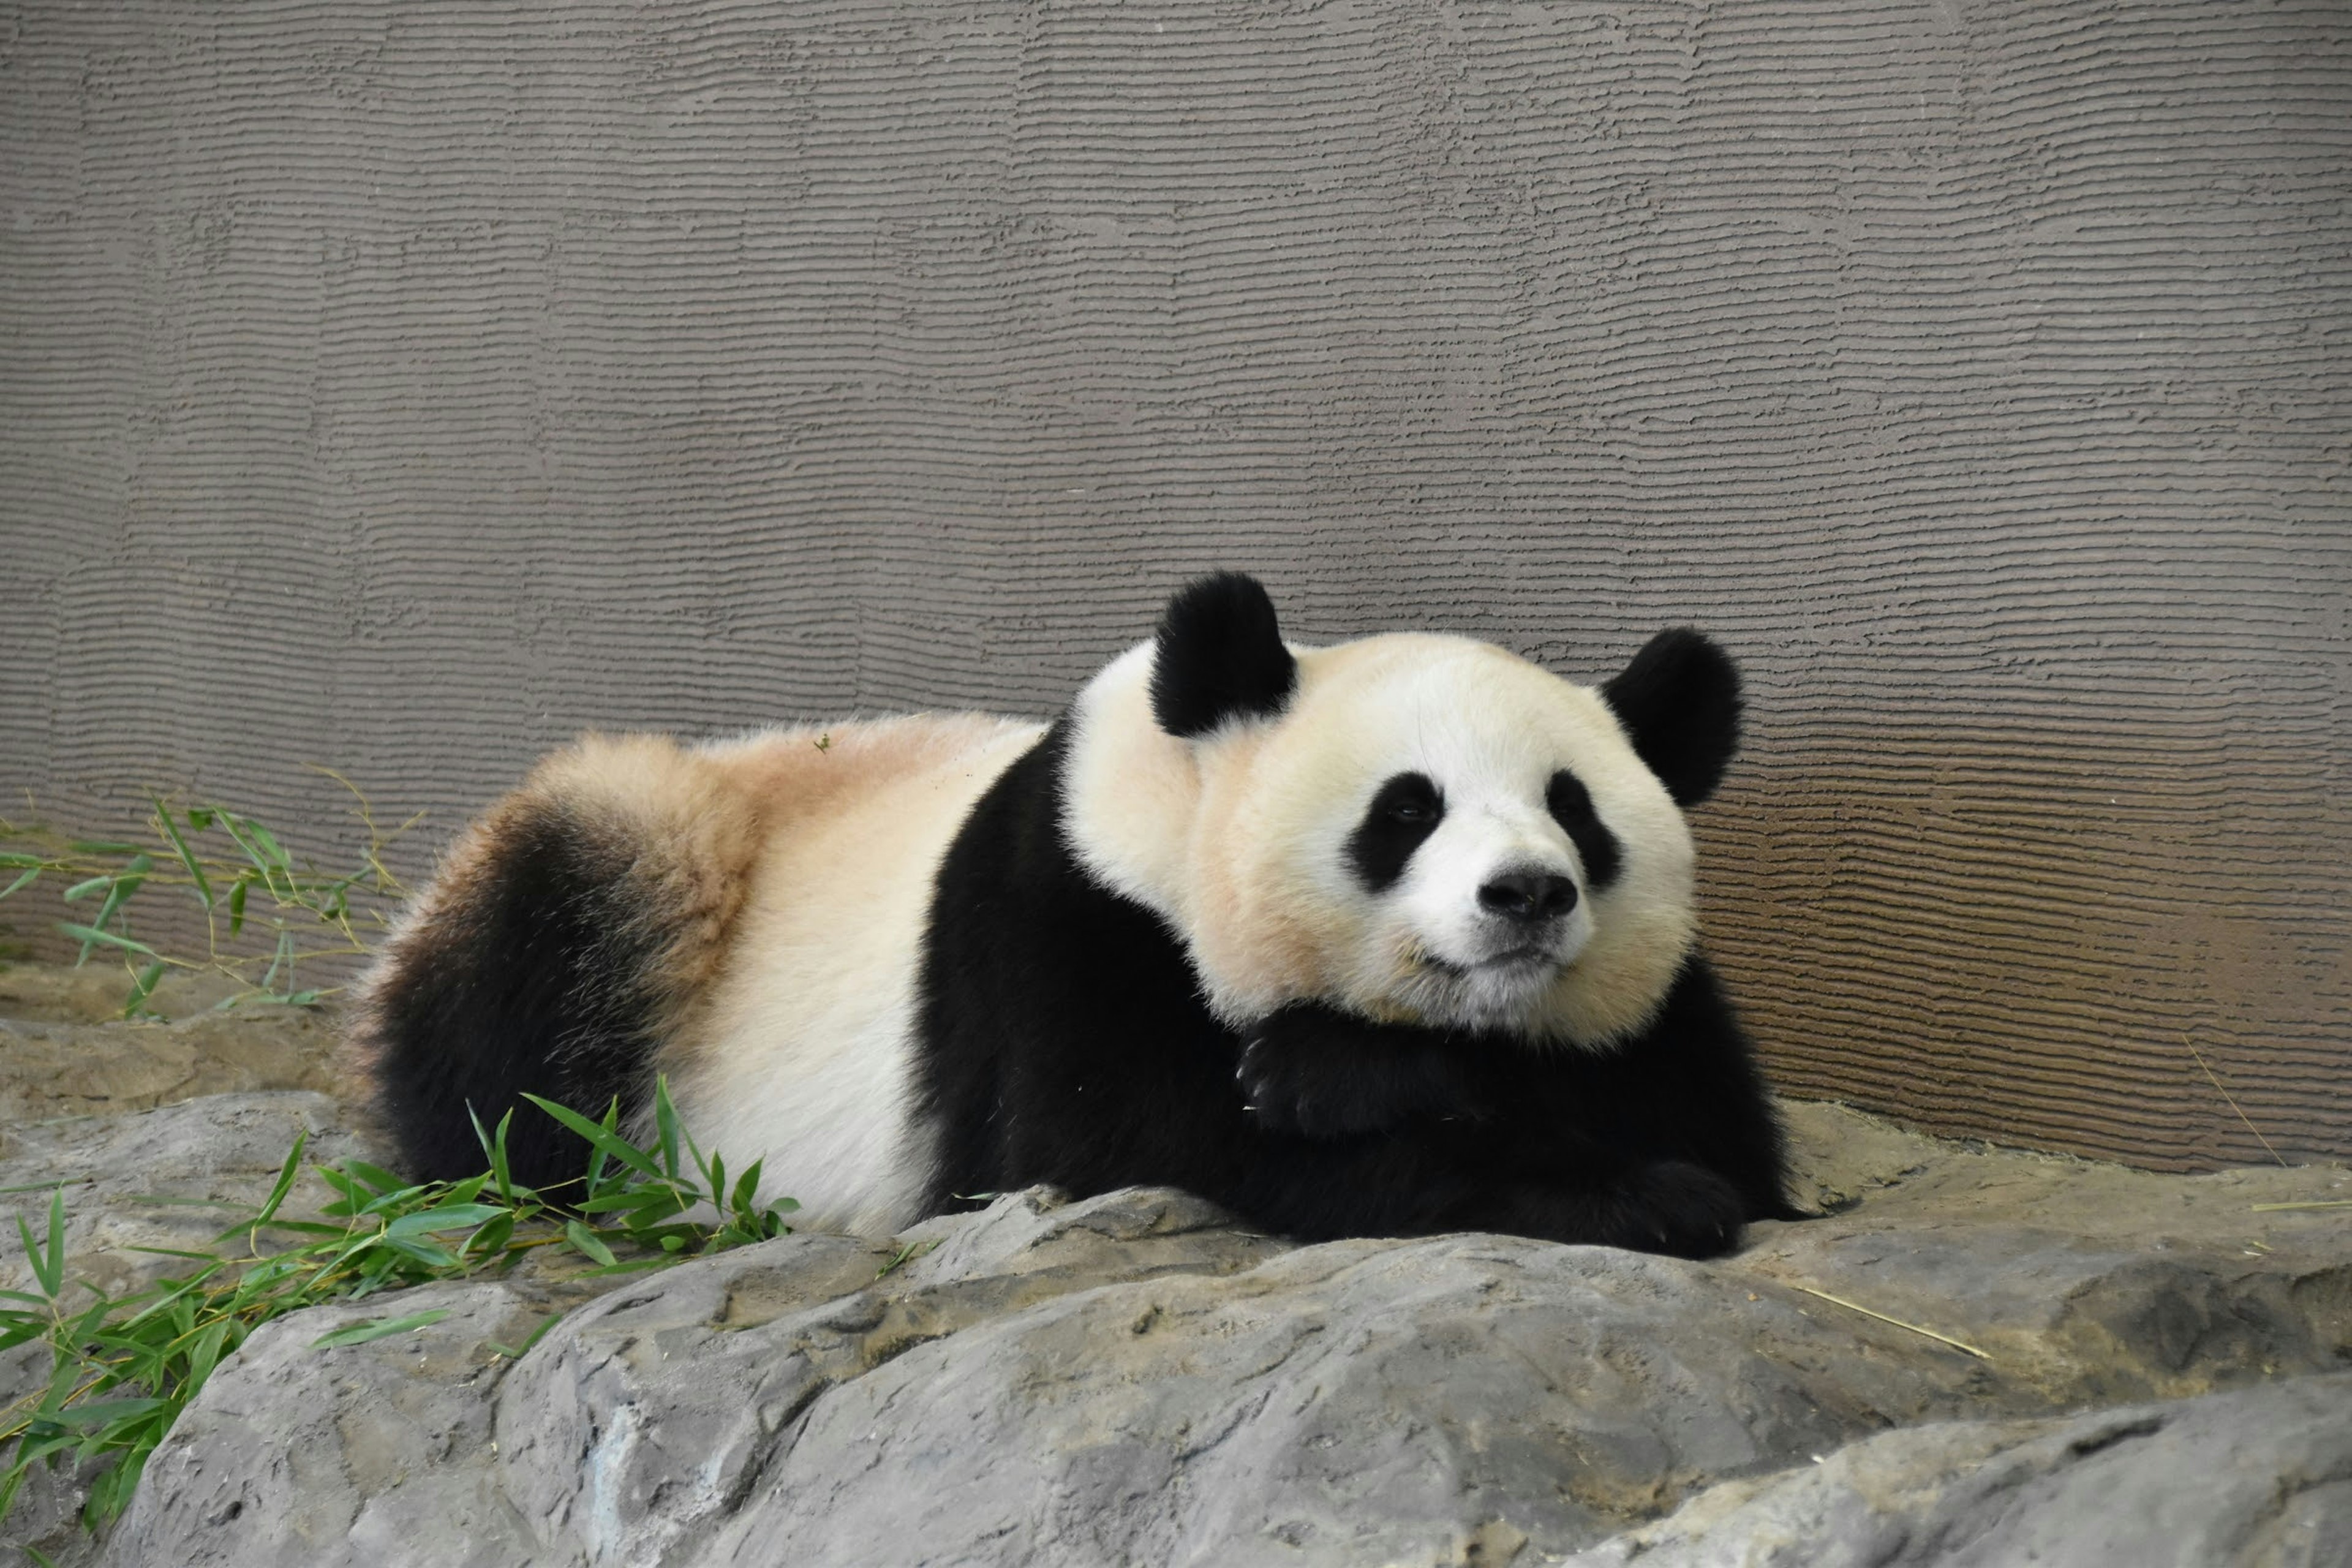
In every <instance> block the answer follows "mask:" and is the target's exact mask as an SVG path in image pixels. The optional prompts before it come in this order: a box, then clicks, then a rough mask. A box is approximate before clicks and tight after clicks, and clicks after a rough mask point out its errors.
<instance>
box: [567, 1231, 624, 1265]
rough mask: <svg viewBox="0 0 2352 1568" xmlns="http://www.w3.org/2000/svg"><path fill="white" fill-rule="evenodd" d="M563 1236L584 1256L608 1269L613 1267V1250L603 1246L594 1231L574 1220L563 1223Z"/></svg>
mask: <svg viewBox="0 0 2352 1568" xmlns="http://www.w3.org/2000/svg"><path fill="white" fill-rule="evenodd" d="M563 1234H564V1236H565V1237H567V1238H569V1240H570V1241H571V1243H572V1246H574V1247H578V1248H579V1249H580V1251H581V1252H582V1253H583V1254H584V1255H585V1256H587V1257H589V1258H594V1259H595V1260H596V1261H597V1262H599V1263H601V1264H603V1265H604V1266H605V1267H606V1268H611V1267H612V1266H613V1261H614V1260H613V1249H612V1248H611V1247H607V1246H605V1245H604V1241H603V1240H602V1239H601V1238H600V1237H598V1236H597V1235H596V1233H595V1232H594V1231H593V1230H590V1229H589V1228H588V1227H587V1226H585V1225H583V1224H582V1223H581V1222H580V1221H578V1220H576V1219H575V1220H567V1221H565V1222H564V1226H563Z"/></svg>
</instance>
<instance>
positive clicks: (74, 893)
mask: <svg viewBox="0 0 2352 1568" xmlns="http://www.w3.org/2000/svg"><path fill="white" fill-rule="evenodd" d="M113 885H114V873H113V872H111V871H109V872H107V873H106V874H105V875H103V876H100V877H92V878H91V879H89V881H87V882H76V883H75V884H74V885H73V886H72V887H70V888H68V889H66V890H65V891H64V892H63V893H60V894H59V895H58V897H59V898H62V899H63V900H65V901H66V902H68V903H69V904H75V903H79V902H80V901H81V900H84V899H86V898H88V897H89V896H90V895H91V894H92V893H95V892H96V891H98V890H99V889H100V888H110V887H112V886H113Z"/></svg>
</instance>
